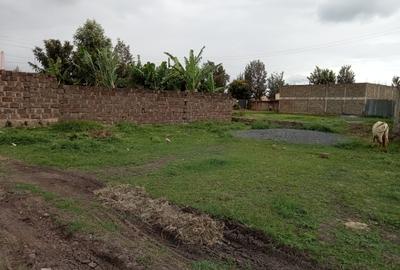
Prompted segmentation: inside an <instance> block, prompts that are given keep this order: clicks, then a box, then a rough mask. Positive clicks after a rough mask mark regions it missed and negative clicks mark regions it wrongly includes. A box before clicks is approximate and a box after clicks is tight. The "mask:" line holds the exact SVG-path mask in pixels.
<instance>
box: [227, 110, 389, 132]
mask: <svg viewBox="0 0 400 270" xmlns="http://www.w3.org/2000/svg"><path fill="white" fill-rule="evenodd" d="M234 116H236V117H239V118H244V119H251V120H253V121H255V123H256V125H260V126H262V124H264V125H266V126H272V127H268V128H276V127H279V125H277V124H276V123H274V122H275V121H283V122H295V123H301V124H303V127H302V128H303V129H307V130H316V131H323V132H334V133H346V131H347V127H348V124H349V123H361V124H364V125H367V126H372V124H373V123H375V122H376V121H378V120H382V119H381V118H376V117H367V118H361V117H337V116H314V115H301V114H279V113H272V112H254V111H239V112H236V113H235V115H234ZM384 121H389V120H388V119H384Z"/></svg>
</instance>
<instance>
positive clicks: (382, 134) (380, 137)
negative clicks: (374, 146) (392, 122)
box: [372, 121, 389, 152]
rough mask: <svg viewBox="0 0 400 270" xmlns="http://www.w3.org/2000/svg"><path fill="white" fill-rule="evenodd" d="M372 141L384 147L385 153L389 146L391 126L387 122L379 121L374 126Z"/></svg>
mask: <svg viewBox="0 0 400 270" xmlns="http://www.w3.org/2000/svg"><path fill="white" fill-rule="evenodd" d="M372 141H373V142H374V143H375V142H376V141H377V142H378V143H379V145H380V146H382V147H383V149H384V150H385V152H387V148H388V145H389V125H388V124H387V123H385V122H381V121H378V122H376V123H375V124H374V125H373V126H372Z"/></svg>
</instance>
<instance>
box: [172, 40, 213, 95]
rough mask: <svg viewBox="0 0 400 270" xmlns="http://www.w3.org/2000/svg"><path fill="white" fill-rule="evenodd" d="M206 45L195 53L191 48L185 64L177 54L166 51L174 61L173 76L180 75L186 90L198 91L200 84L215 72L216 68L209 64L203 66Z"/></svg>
mask: <svg viewBox="0 0 400 270" xmlns="http://www.w3.org/2000/svg"><path fill="white" fill-rule="evenodd" d="M204 49H205V47H203V48H202V49H201V50H200V52H199V53H198V54H197V55H195V54H194V51H193V50H190V53H189V57H185V58H184V60H185V62H184V64H182V63H181V62H180V61H179V59H178V58H177V57H176V56H173V55H172V54H170V53H168V52H165V54H166V55H167V56H168V57H169V59H170V60H171V61H172V62H173V63H174V64H173V66H172V69H173V73H171V74H173V76H175V77H176V76H178V77H179V78H181V79H182V81H184V83H185V90H188V91H193V92H198V91H199V89H200V85H201V83H202V82H204V81H205V80H208V79H209V78H210V74H213V72H214V70H213V68H212V67H211V66H209V65H203V66H201V65H200V64H201V59H202V54H203V51H204Z"/></svg>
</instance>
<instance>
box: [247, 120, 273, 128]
mask: <svg viewBox="0 0 400 270" xmlns="http://www.w3.org/2000/svg"><path fill="white" fill-rule="evenodd" d="M269 128H271V123H269V122H265V121H256V122H253V123H252V124H251V129H269Z"/></svg>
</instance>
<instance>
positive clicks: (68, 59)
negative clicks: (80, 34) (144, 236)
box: [28, 39, 74, 84]
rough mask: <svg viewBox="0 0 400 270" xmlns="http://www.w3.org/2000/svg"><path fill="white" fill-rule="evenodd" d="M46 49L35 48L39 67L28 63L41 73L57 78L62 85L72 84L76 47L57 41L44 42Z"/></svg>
mask: <svg viewBox="0 0 400 270" xmlns="http://www.w3.org/2000/svg"><path fill="white" fill-rule="evenodd" d="M43 43H44V48H40V47H35V48H34V49H33V55H34V57H35V59H36V61H37V62H38V63H39V65H36V64H34V63H31V62H28V64H29V65H30V66H31V67H32V68H33V69H34V70H35V71H36V72H40V73H47V74H49V75H52V76H55V77H56V78H57V80H58V81H59V82H60V83H65V84H69V83H72V78H71V72H72V70H73V64H72V52H73V49H74V46H73V45H71V44H70V43H69V42H68V41H64V43H61V41H59V40H57V39H48V40H44V41H43Z"/></svg>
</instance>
